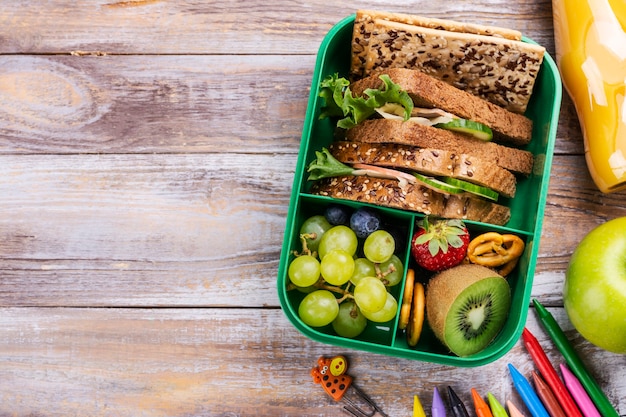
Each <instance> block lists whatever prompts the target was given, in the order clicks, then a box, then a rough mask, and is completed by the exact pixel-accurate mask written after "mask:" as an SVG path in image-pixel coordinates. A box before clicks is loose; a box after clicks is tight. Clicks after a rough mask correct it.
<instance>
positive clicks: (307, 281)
mask: <svg viewBox="0 0 626 417" xmlns="http://www.w3.org/2000/svg"><path fill="white" fill-rule="evenodd" d="M288 273H289V279H290V280H291V282H292V283H293V285H296V286H298V287H308V286H310V285H313V284H315V283H316V282H317V280H318V279H319V278H320V273H321V266H320V262H319V261H318V260H317V259H316V258H314V257H313V256H311V255H301V256H298V257H296V258H295V259H294V260H293V261H291V263H290V264H289V271H288Z"/></svg>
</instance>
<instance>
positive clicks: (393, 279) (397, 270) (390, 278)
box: [380, 255, 404, 287]
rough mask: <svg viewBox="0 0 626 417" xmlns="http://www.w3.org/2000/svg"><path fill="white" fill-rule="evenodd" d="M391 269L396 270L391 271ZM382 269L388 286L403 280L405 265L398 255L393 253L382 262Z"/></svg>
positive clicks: (384, 280)
mask: <svg viewBox="0 0 626 417" xmlns="http://www.w3.org/2000/svg"><path fill="white" fill-rule="evenodd" d="M392 266H393V268H392ZM391 269H394V271H393V272H389V271H390V270H391ZM380 271H381V272H382V273H383V283H384V284H385V285H386V286H388V287H393V286H394V285H398V284H399V283H400V281H402V276H403V275H404V265H403V264H402V261H401V260H400V258H398V256H396V255H391V258H389V259H388V260H387V261H385V262H383V263H381V264H380Z"/></svg>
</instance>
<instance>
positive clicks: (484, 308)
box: [426, 264, 511, 357]
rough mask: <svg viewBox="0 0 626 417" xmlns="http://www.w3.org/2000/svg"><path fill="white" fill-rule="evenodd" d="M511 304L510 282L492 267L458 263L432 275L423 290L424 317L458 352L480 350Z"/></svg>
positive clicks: (440, 337)
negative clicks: (424, 302)
mask: <svg viewBox="0 0 626 417" xmlns="http://www.w3.org/2000/svg"><path fill="white" fill-rule="evenodd" d="M510 307H511V288H510V287H509V283H508V282H507V281H506V280H505V279H504V278H503V277H501V276H500V275H498V274H497V273H496V272H494V271H493V270H491V269H489V268H487V267H484V266H481V265H475V264H461V265H458V266H455V267H453V268H450V269H447V270H445V271H442V272H440V273H439V274H437V275H435V276H434V277H433V278H432V279H431V280H430V281H429V283H428V288H427V291H426V317H427V320H428V324H429V326H430V327H431V328H432V330H433V332H434V333H435V335H436V336H437V338H438V339H439V340H441V342H442V343H443V344H444V345H446V346H447V347H448V349H450V351H451V352H452V353H454V354H456V355H457V356H460V357H465V356H470V355H473V354H475V353H478V352H480V351H481V350H483V349H485V348H486V347H487V345H489V343H491V341H492V340H493V339H494V338H495V337H496V335H497V334H498V333H499V332H500V330H502V327H503V326H504V323H505V321H506V318H507V316H508V313H509V309H510Z"/></svg>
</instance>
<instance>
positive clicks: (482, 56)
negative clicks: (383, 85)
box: [363, 19, 545, 113]
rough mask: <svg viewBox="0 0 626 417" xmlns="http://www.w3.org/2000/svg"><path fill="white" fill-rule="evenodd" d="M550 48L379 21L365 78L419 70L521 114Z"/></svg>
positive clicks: (367, 58)
mask: <svg viewBox="0 0 626 417" xmlns="http://www.w3.org/2000/svg"><path fill="white" fill-rule="evenodd" d="M544 53H545V48H543V47H542V46H539V45H535V44H532V43H526V42H520V41H514V40H509V39H504V38H501V37H495V36H484V35H478V34H467V33H460V32H451V31H447V30H439V29H432V28H427V27H419V26H415V25H407V24H404V23H398V22H391V21H387V20H384V19H378V20H375V22H374V26H373V29H372V34H371V36H370V38H369V41H368V45H367V51H366V62H365V68H364V71H363V76H364V77H366V76H369V75H371V74H374V73H375V72H378V71H380V70H386V69H389V68H408V69H417V70H420V71H422V72H425V73H427V74H429V75H431V76H433V77H436V78H438V79H440V80H442V81H445V82H446V83H448V84H451V85H454V86H455V87H457V88H460V89H462V90H465V91H468V92H470V93H471V94H474V95H477V96H480V97H482V98H484V99H486V100H488V101H490V102H493V103H495V104H497V105H499V106H502V107H505V108H507V109H508V110H510V111H514V112H516V113H524V112H525V111H526V107H527V105H528V101H529V100H530V96H531V94H532V91H533V88H534V85H535V81H536V79H537V76H538V74H539V70H540V68H541V64H542V62H543V56H544Z"/></svg>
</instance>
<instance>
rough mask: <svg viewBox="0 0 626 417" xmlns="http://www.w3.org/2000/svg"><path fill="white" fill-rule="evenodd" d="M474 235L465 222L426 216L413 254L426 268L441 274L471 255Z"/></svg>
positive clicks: (416, 233)
mask: <svg viewBox="0 0 626 417" xmlns="http://www.w3.org/2000/svg"><path fill="white" fill-rule="evenodd" d="M469 241H470V235H469V232H468V231H467V227H466V226H465V223H463V221H461V220H445V219H443V220H434V221H432V222H429V220H428V218H427V217H425V218H424V219H423V220H421V221H420V222H419V223H418V224H417V231H416V232H415V233H414V234H413V239H412V240H411V255H413V259H415V262H417V264H418V265H420V266H421V267H422V268H426V269H428V270H429V271H433V272H437V271H441V270H444V269H448V268H452V267H453V266H455V265H458V264H460V263H461V262H462V261H463V259H464V258H465V256H466V255H467V246H468V245H469Z"/></svg>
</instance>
